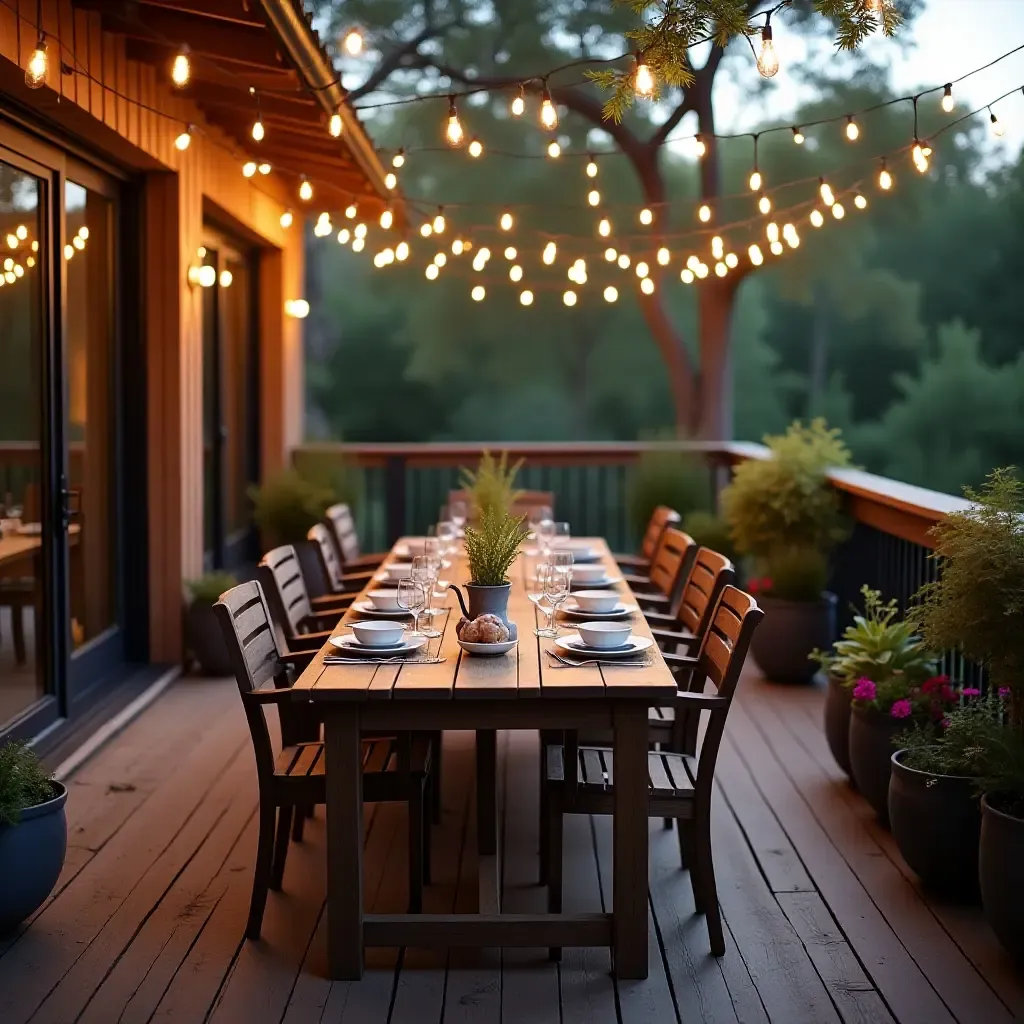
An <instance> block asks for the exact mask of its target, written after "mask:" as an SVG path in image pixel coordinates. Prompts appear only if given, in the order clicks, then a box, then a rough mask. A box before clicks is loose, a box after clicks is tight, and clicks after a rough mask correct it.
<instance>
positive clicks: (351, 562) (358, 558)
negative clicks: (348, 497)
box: [324, 502, 388, 572]
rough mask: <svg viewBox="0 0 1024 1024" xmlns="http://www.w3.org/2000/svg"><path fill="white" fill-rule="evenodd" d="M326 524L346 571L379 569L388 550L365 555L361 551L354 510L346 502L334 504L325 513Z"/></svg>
mask: <svg viewBox="0 0 1024 1024" xmlns="http://www.w3.org/2000/svg"><path fill="white" fill-rule="evenodd" d="M324 526H326V527H327V528H328V530H330V532H331V536H332V537H333V538H334V543H335V545H336V546H337V549H338V557H339V558H340V559H341V564H342V567H343V568H344V570H345V572H359V571H362V570H366V569H374V570H375V569H379V568H380V564H381V562H383V561H384V559H385V558H387V556H388V553H387V552H386V551H382V552H379V553H378V554H373V555H364V554H362V553H361V552H360V550H359V534H358V533H357V532H356V522H355V520H354V519H353V518H352V510H351V509H350V508H349V507H348V505H346V504H345V503H344V502H339V503H338V504H337V505H332V506H331V507H330V508H329V509H328V510H327V511H326V512H325V513H324Z"/></svg>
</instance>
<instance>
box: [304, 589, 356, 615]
mask: <svg viewBox="0 0 1024 1024" xmlns="http://www.w3.org/2000/svg"><path fill="white" fill-rule="evenodd" d="M355 596H356V595H355V594H321V595H320V596H319V597H311V598H310V599H309V603H310V606H311V607H312V609H313V615H314V616H315V617H317V618H320V616H324V615H330V614H331V612H332V611H333V610H334V609H335V608H337V609H338V610H339V611H341V612H346V611H348V606H349V605H350V604H351V603H352V602H353V601H354V600H355Z"/></svg>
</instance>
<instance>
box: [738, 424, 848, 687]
mask: <svg viewBox="0 0 1024 1024" xmlns="http://www.w3.org/2000/svg"><path fill="white" fill-rule="evenodd" d="M765 444H766V445H767V446H768V448H769V449H770V452H771V456H770V458H767V459H751V460H750V461H748V462H744V463H742V464H741V465H740V466H737V468H736V471H735V473H734V475H733V479H732V482H731V483H730V484H729V485H728V486H727V487H726V488H724V489H723V491H722V495H721V505H722V512H723V515H724V517H725V520H726V522H727V523H728V524H729V529H730V532H731V533H732V536H733V539H734V540H735V542H736V548H737V550H738V551H740V552H741V553H742V554H746V555H749V556H751V558H752V559H753V560H754V563H755V568H756V572H755V573H754V579H755V580H756V581H757V582H755V583H753V584H751V582H750V581H748V586H751V585H753V586H754V587H756V588H757V591H758V595H759V601H760V603H761V605H762V607H763V608H764V611H765V616H766V620H767V625H766V628H765V629H761V630H758V631H757V633H755V635H754V639H753V641H752V644H751V651H752V652H753V655H754V658H755V660H756V661H757V663H758V665H759V666H760V668H761V671H762V672H763V673H764V674H765V675H766V676H767V677H768V678H769V679H774V680H778V681H792V682H809V681H810V679H811V678H812V677H813V675H814V671H815V668H814V665H813V664H812V663H811V662H810V661H808V657H809V656H810V654H811V652H812V651H813V650H815V649H816V648H819V649H821V648H825V647H829V646H831V644H832V641H833V639H834V637H835V603H836V599H835V595H834V594H831V593H828V592H827V591H826V590H825V585H826V582H827V578H828V554H829V552H830V551H831V550H832V548H833V547H834V546H835V545H836V544H837V543H838V542H839V541H841V540H842V539H843V538H844V537H845V536H846V535H847V532H848V527H847V524H846V522H845V520H844V518H843V516H842V512H841V508H840V501H839V496H838V495H837V494H836V493H835V491H833V490H832V489H831V488H830V487H829V484H828V479H827V477H826V471H827V470H828V469H829V467H831V466H846V465H849V462H850V453H849V451H848V450H847V448H846V445H844V444H843V442H842V441H841V440H840V438H839V432H838V431H837V430H830V429H828V427H827V426H826V425H825V422H824V420H820V419H819V420H815V421H814V422H813V423H811V424H810V425H809V426H804V425H803V424H801V423H799V422H797V423H794V424H793V425H792V426H791V427H790V428H789V430H788V431H787V432H786V433H785V434H784V435H782V436H781V437H766V438H765Z"/></svg>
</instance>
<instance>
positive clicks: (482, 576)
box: [466, 505, 526, 587]
mask: <svg viewBox="0 0 1024 1024" xmlns="http://www.w3.org/2000/svg"><path fill="white" fill-rule="evenodd" d="M525 521H526V519H525V516H518V517H513V516H510V515H509V514H508V513H507V512H506V511H505V510H503V509H501V508H498V507H497V506H495V505H488V506H487V507H486V508H485V509H484V510H483V512H482V514H481V516H480V523H479V525H478V526H467V527H466V558H467V560H468V561H469V577H470V582H471V583H476V584H477V585H479V586H481V587H498V586H501V584H503V583H507V582H508V580H507V579H506V573H507V572H508V570H509V566H511V565H512V563H513V562H514V561H515V560H516V556H517V555H518V554H519V546H520V545H521V544H522V543H523V538H524V537H525V536H526V532H525V529H524V526H523V524H524V522H525Z"/></svg>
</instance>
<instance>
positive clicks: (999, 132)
mask: <svg viewBox="0 0 1024 1024" xmlns="http://www.w3.org/2000/svg"><path fill="white" fill-rule="evenodd" d="M989 120H990V121H991V122H992V134H993V135H994V136H995V137H996V138H997V139H1001V138H1002V137H1003V136H1004V135H1005V134H1006V126H1005V125H1004V124H1003V122H1002V121H1000V120H999V118H998V117H996V115H995V113H994V112H993V111H989Z"/></svg>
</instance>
